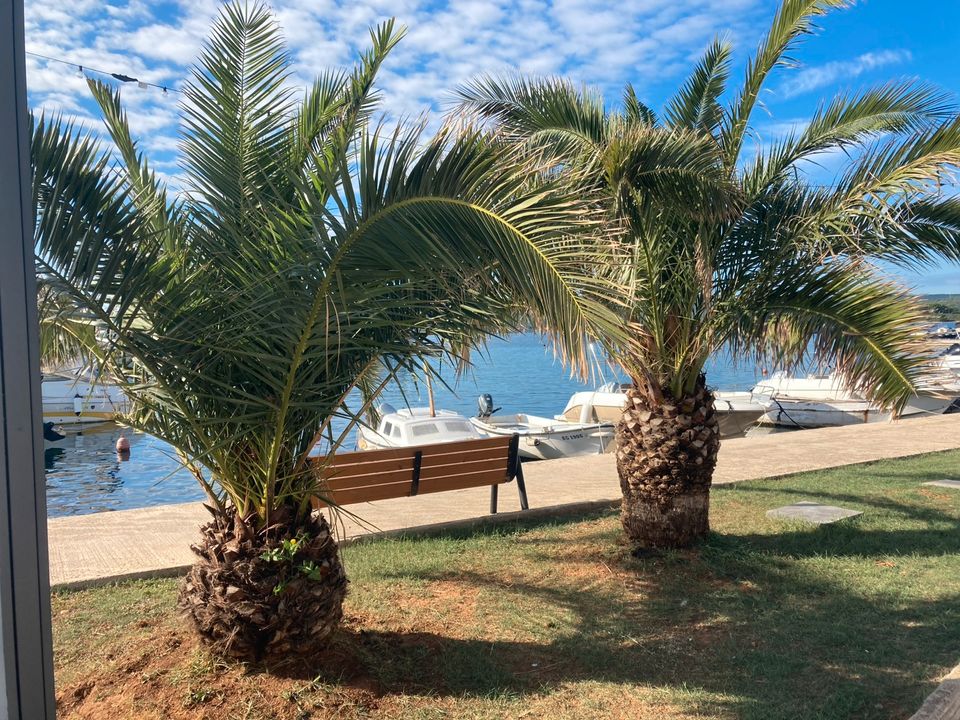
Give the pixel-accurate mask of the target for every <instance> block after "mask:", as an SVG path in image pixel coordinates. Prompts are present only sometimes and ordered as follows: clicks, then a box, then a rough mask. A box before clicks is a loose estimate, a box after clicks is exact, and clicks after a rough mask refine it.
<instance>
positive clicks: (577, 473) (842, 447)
mask: <svg viewBox="0 0 960 720" xmlns="http://www.w3.org/2000/svg"><path fill="white" fill-rule="evenodd" d="M958 447H960V414H957V415H941V416H936V417H931V418H923V419H912V420H905V421H902V422H899V423H877V424H871V425H857V426H850V427H843V428H825V429H822V430H804V431H802V432H789V433H777V434H771V435H764V436H758V437H750V438H735V439H730V440H725V441H724V442H723V444H722V447H721V450H720V458H719V461H718V465H717V470H716V474H715V476H714V482H715V483H716V484H724V483H730V482H737V481H741V480H752V479H757V478H767V477H776V476H779V475H787V474H790V473H796V472H804V471H807V470H819V469H823V468H829V467H836V466H840V465H849V464H853V463H861V462H868V461H872V460H882V459H885V458H895V457H904V456H907V455H917V454H921V453H928V452H936V451H939V450H950V449H954V448H958ZM524 476H525V477H526V481H527V493H528V496H529V499H530V507H531V508H532V509H534V510H535V511H538V514H539V512H544V511H545V512H548V513H557V512H562V511H563V510H564V507H563V506H568V508H567V509H572V508H584V509H585V508H588V507H590V506H591V505H597V506H599V505H609V504H611V503H615V502H617V501H618V500H619V498H620V485H619V482H618V480H617V473H616V467H615V464H614V458H613V456H612V455H594V456H589V457H580V458H569V459H566V460H552V461H547V462H538V463H529V464H525V465H524ZM488 504H489V491H488V490H487V489H471V490H458V491H454V492H447V493H440V494H436V495H424V496H420V497H416V498H400V499H397V500H385V501H380V502H375V503H366V504H362V505H354V506H350V508H349V510H351V511H352V512H354V513H356V514H357V515H358V516H360V517H362V518H363V520H364V522H365V525H362V524H360V523H358V522H355V521H352V520H351V519H349V518H344V523H343V528H342V530H343V535H344V536H345V537H348V538H355V537H358V536H362V535H369V534H371V533H374V532H378V531H380V532H385V531H397V530H401V529H404V528H422V527H423V526H430V525H437V524H442V523H450V522H455V521H460V522H462V521H470V520H475V519H477V518H481V517H483V516H484V515H485V514H486V513H487V510H488ZM515 510H519V503H518V501H517V494H516V490H515V488H514V487H513V486H512V485H505V486H501V488H500V511H501V512H502V513H509V512H511V511H515ZM207 517H209V516H208V514H207V512H206V510H204V509H203V507H202V506H201V505H200V504H199V503H188V504H184V505H165V506H160V507H153V508H145V509H142V510H123V511H119V512H111V513H98V514H95V515H82V516H77V517H67V518H53V519H51V520H50V521H49V522H48V528H49V539H50V582H51V584H52V585H53V586H54V587H78V586H82V585H87V584H96V583H102V582H106V581H108V580H113V579H119V578H130V577H138V576H139V577H142V576H155V575H158V574H173V573H177V572H179V571H181V570H183V569H184V568H186V567H187V566H189V565H190V564H192V563H193V559H194V558H193V554H192V553H191V552H190V544H191V543H192V542H195V541H196V539H197V537H198V533H197V528H198V526H199V525H200V524H201V523H202V522H204V521H205V520H206V519H207Z"/></svg>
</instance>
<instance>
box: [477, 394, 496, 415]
mask: <svg viewBox="0 0 960 720" xmlns="http://www.w3.org/2000/svg"><path fill="white" fill-rule="evenodd" d="M498 410H500V408H495V407H493V396H492V395H491V394H490V393H484V394H483V395H481V396H480V397H478V398H477V417H478V418H480V419H481V420H486V419H487V418H488V417H490V416H491V415H493V414H494V413H495V412H497V411H498Z"/></svg>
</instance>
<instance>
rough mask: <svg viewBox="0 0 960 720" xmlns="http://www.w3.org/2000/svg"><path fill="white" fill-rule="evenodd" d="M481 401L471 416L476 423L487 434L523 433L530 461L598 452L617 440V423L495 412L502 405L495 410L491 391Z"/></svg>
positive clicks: (523, 448)
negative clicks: (497, 413) (476, 410)
mask: <svg viewBox="0 0 960 720" xmlns="http://www.w3.org/2000/svg"><path fill="white" fill-rule="evenodd" d="M586 394H591V393H586ZM575 397H576V395H574V398H575ZM573 401H574V399H573V398H571V403H572V402H573ZM478 404H479V412H478V415H477V417H474V418H470V422H471V423H473V426H474V427H475V428H476V429H477V430H478V431H480V432H481V433H482V434H484V435H514V434H516V435H519V436H520V446H519V452H520V457H522V458H526V459H529V460H556V459H558V458H565V457H577V456H580V455H597V454H599V453H604V452H609V451H610V450H612V449H613V446H614V442H615V439H616V435H615V430H616V425H615V423H613V422H571V421H569V420H566V419H565V418H564V416H563V415H558V416H557V417H554V418H548V417H541V416H538V415H528V414H527V413H519V414H516V415H495V413H496V411H497V410H498V409H499V408H497V409H494V407H493V399H492V398H491V397H490V395H489V394H484V395H481V396H480V399H479V401H478ZM569 406H570V404H569V403H568V407H569Z"/></svg>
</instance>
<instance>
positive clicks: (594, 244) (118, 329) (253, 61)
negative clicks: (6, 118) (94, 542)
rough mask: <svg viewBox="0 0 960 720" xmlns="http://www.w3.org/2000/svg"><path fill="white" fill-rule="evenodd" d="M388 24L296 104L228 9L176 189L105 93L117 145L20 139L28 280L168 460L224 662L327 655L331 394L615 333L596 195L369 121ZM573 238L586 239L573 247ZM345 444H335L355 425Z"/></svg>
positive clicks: (580, 355)
mask: <svg viewBox="0 0 960 720" xmlns="http://www.w3.org/2000/svg"><path fill="white" fill-rule="evenodd" d="M401 36H402V32H401V31H398V30H396V29H395V27H394V24H393V22H387V23H385V24H383V25H382V26H380V27H378V28H377V29H376V30H375V31H374V32H372V33H371V41H372V46H371V49H370V50H369V51H367V52H366V53H365V54H363V55H362V57H361V58H360V60H359V63H358V64H357V66H356V68H355V69H353V70H352V71H351V72H348V73H344V72H328V73H325V74H323V75H321V76H320V77H319V78H317V80H316V81H315V82H314V83H313V85H312V86H311V87H310V88H309V89H308V90H307V91H306V93H305V94H304V95H303V96H302V97H301V98H299V99H298V98H297V97H295V95H294V91H293V90H291V89H290V87H289V86H290V80H291V78H290V70H289V65H290V63H289V58H288V56H287V54H286V52H285V49H284V43H283V40H282V37H281V35H280V32H279V30H278V27H277V25H276V23H275V22H274V20H273V18H272V17H271V14H270V12H269V11H268V10H267V9H266V8H265V7H264V6H260V5H230V6H227V7H226V8H224V9H223V10H222V12H221V14H220V16H219V18H218V19H217V20H216V22H215V24H214V26H213V29H212V32H211V36H210V39H209V41H208V43H207V45H206V47H205V49H204V50H203V53H202V55H201V57H200V60H199V62H198V64H197V66H196V67H195V68H194V70H193V73H192V77H191V79H190V80H189V82H187V84H186V86H185V88H184V90H183V93H184V98H185V101H184V103H183V106H182V133H181V145H180V150H181V155H182V158H183V160H182V173H181V175H180V179H181V180H182V183H183V185H182V188H181V189H180V190H179V191H178V192H176V193H174V192H172V191H171V190H169V189H168V187H167V186H166V185H165V184H164V182H162V181H161V180H160V179H159V178H158V176H157V175H156V174H155V172H154V171H153V170H152V169H151V167H150V165H149V163H148V161H147V159H146V158H145V157H144V155H143V154H142V153H141V151H140V150H139V148H138V146H137V143H136V141H135V140H134V139H133V136H132V135H131V132H130V129H129V127H128V124H127V119H126V116H125V113H124V111H123V107H122V104H121V102H120V97H119V94H118V93H117V92H115V91H113V90H112V89H111V88H110V87H108V86H106V85H104V84H101V83H98V82H91V83H90V88H91V90H92V93H93V96H94V98H95V99H96V101H97V103H98V104H99V107H100V109H101V110H102V113H103V118H104V121H105V123H106V127H107V129H108V131H109V134H110V137H111V139H112V141H113V146H114V147H115V151H110V150H107V149H105V148H104V147H102V146H101V145H100V144H98V142H97V141H96V139H95V138H93V137H90V136H89V135H86V134H84V133H82V132H78V131H77V130H76V129H74V128H72V127H71V126H70V125H68V124H65V123H63V122H62V121H58V120H54V121H50V120H49V119H42V118H41V119H39V120H37V121H36V122H35V124H34V130H33V145H32V158H33V167H34V182H33V193H34V201H35V205H36V208H37V218H38V220H37V224H36V246H37V249H38V258H37V262H38V272H40V273H42V274H43V275H44V276H45V277H47V278H49V279H50V280H51V282H55V283H56V285H57V287H58V288H59V289H60V291H61V292H64V293H65V294H66V295H67V296H68V297H69V298H70V299H71V301H72V302H73V303H74V304H75V305H76V306H77V307H79V308H82V309H83V310H84V311H85V312H87V313H89V314H90V315H91V316H93V317H94V318H96V320H97V322H98V323H100V324H101V326H102V327H103V328H104V329H105V331H106V332H107V334H108V335H109V336H110V337H111V338H112V339H113V340H112V344H111V348H110V349H109V351H108V352H106V353H105V354H104V357H103V358H101V361H102V362H104V363H106V364H107V366H108V367H109V366H110V364H111V363H113V364H118V363H120V362H121V360H120V358H123V362H130V360H131V359H132V362H133V363H134V364H135V366H136V369H137V370H138V371H139V375H140V376H142V377H144V378H146V379H145V380H143V381H142V382H140V383H137V384H134V385H131V386H130V387H129V388H128V394H129V395H130V396H132V398H133V400H134V404H133V411H132V412H131V414H130V416H129V417H128V418H127V419H126V421H127V422H129V423H130V424H132V425H134V426H135V427H137V428H140V429H142V430H144V431H146V432H148V433H151V434H153V435H156V436H157V437H160V438H162V439H164V440H166V441H167V442H169V443H170V444H171V445H173V447H175V448H176V450H177V452H178V453H179V455H180V457H181V459H182V461H183V463H184V464H185V465H186V467H188V468H189V469H190V470H191V471H192V472H193V474H194V476H195V477H196V479H197V482H198V483H199V484H200V485H201V486H202V487H203V489H204V490H205V491H206V494H207V498H208V500H207V504H208V506H209V509H210V511H211V513H212V516H213V517H212V520H211V522H210V523H209V524H208V525H206V526H204V528H203V539H202V541H201V542H200V543H199V544H198V545H197V546H195V551H196V554H197V556H198V560H197V563H196V565H195V566H194V567H193V569H192V571H191V572H190V574H189V576H188V577H187V578H186V579H185V581H184V583H183V585H182V587H181V603H182V605H183V607H184V608H185V610H186V611H187V613H188V614H189V615H190V617H191V618H192V619H193V621H194V623H195V625H196V627H197V629H198V630H199V632H200V633H201V635H202V637H203V638H205V639H206V640H207V641H209V642H210V643H211V644H212V645H213V647H214V648H215V649H216V650H217V651H219V652H221V653H224V654H227V655H230V656H234V657H240V658H247V659H250V658H271V659H278V658H283V657H286V656H288V655H289V654H311V653H314V652H316V651H318V650H319V649H322V648H323V647H324V645H325V643H326V642H327V640H328V637H329V635H330V633H331V631H332V629H333V628H334V627H335V625H336V623H337V622H338V620H339V619H340V617H341V601H342V599H343V596H344V592H345V588H346V577H345V575H344V571H343V568H342V567H341V564H340V561H339V559H338V554H337V545H336V543H335V541H334V539H333V538H332V537H331V532H330V528H329V527H328V524H327V522H326V520H324V518H323V517H318V516H316V515H312V514H311V507H310V498H311V497H312V496H313V495H315V494H317V493H318V492H319V493H321V494H322V488H319V487H318V485H317V479H316V478H317V475H316V473H315V471H314V468H313V467H312V463H311V461H310V460H309V459H308V455H309V453H310V452H311V450H312V449H313V448H314V446H315V445H316V443H317V442H318V440H319V439H320V438H321V436H327V437H329V438H331V440H332V446H333V448H334V449H335V448H336V447H337V446H338V445H339V443H340V442H342V440H343V438H344V437H345V435H346V433H347V432H348V431H347V430H345V431H342V432H340V434H339V435H336V434H335V433H333V431H332V428H333V426H334V423H333V420H334V418H335V417H337V416H338V414H339V415H340V416H342V417H343V418H344V419H346V420H349V424H355V423H356V422H358V417H357V416H355V415H347V414H345V413H346V411H345V410H344V406H345V399H346V398H347V397H348V396H349V395H351V393H353V392H355V391H358V390H359V391H360V392H362V393H363V396H364V400H365V407H369V404H370V402H371V401H372V400H373V398H374V397H375V395H376V393H377V392H378V391H379V390H380V389H381V388H382V387H383V385H384V384H385V383H386V382H387V380H389V379H390V377H392V376H393V375H394V374H395V373H396V372H398V371H399V370H400V369H403V368H407V369H416V368H419V367H422V365H423V362H424V361H425V360H426V359H427V358H429V357H436V356H438V355H442V354H449V355H450V356H452V357H457V358H460V357H462V355H463V353H464V352H465V351H466V349H468V348H469V347H470V346H471V345H472V344H474V343H475V342H477V341H478V340H479V339H481V338H482V337H484V336H485V335H486V334H488V333H490V332H493V331H498V330H502V329H505V328H509V327H512V323H513V322H514V321H516V322H519V321H520V319H521V318H523V317H524V316H526V315H529V316H530V317H532V319H533V321H534V322H535V323H536V324H537V326H538V327H540V328H541V329H544V330H546V331H548V332H550V333H551V335H552V337H553V339H554V341H555V343H556V346H557V348H558V349H559V351H560V352H561V354H562V355H563V356H564V357H565V358H566V359H567V360H568V361H569V362H570V363H572V365H573V366H575V367H581V368H583V367H585V366H586V364H587V359H586V352H585V347H586V345H585V342H586V341H585V338H586V337H588V336H589V335H591V334H594V333H597V332H601V331H602V332H613V331H614V330H615V323H616V318H615V317H614V316H613V315H612V314H611V313H610V312H609V310H608V309H606V307H605V305H604V303H603V302H601V297H602V296H603V295H605V294H608V293H609V292H610V290H611V285H610V283H609V282H608V281H605V280H603V279H602V278H600V277H599V274H598V273H595V272H589V270H588V271H586V272H585V268H589V265H590V264H591V262H592V260H591V256H593V257H595V258H597V261H598V262H599V258H600V250H601V249H602V248H601V247H600V246H599V245H598V243H599V242H601V240H600V239H597V240H596V241H590V240H587V241H586V242H585V241H584V239H583V235H584V232H585V231H586V228H588V227H591V226H594V225H596V221H595V220H594V216H595V213H594V210H593V208H592V205H591V203H590V202H589V200H584V199H583V197H582V196H581V194H580V193H579V192H577V193H574V192H572V191H571V190H569V189H565V188H564V187H563V186H561V185H559V184H558V183H555V182H543V183H540V184H538V185H537V186H536V187H531V186H530V185H529V184H528V183H527V182H526V178H527V177H528V176H529V175H530V174H531V172H533V173H536V172H538V170H537V168H534V167H531V165H530V163H529V161H528V160H527V159H525V158H522V157H520V156H519V155H518V153H516V152H515V151H514V150H513V149H512V147H511V146H509V145H506V144H504V143H501V142H499V141H497V140H496V139H492V138H490V137H488V136H486V135H484V134H482V133H479V132H474V131H471V130H469V129H466V130H459V131H456V132H455V131H453V130H446V131H442V132H440V133H439V134H438V135H437V136H436V137H425V136H424V134H423V133H422V132H421V131H420V130H419V129H413V130H409V131H408V130H403V129H397V130H395V131H392V132H384V131H383V130H382V129H381V125H371V121H370V118H371V116H372V113H373V112H374V110H375V106H376V102H377V95H376V93H375V91H374V89H373V88H374V78H375V76H376V74H377V70H378V68H379V67H380V66H381V63H382V62H383V61H384V58H385V57H386V56H387V54H388V53H389V52H390V50H391V48H393V47H394V45H395V44H396V43H397V42H398V41H399V40H400V38H401ZM586 234H587V235H589V233H586ZM348 429H349V428H348Z"/></svg>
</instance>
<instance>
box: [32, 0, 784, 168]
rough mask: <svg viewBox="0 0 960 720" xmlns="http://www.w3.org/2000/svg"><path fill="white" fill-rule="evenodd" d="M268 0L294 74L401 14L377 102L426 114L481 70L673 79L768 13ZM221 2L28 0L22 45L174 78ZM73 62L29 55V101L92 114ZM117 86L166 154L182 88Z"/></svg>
mask: <svg viewBox="0 0 960 720" xmlns="http://www.w3.org/2000/svg"><path fill="white" fill-rule="evenodd" d="M272 6H273V8H274V11H275V13H276V17H277V21H278V22H279V24H280V26H281V27H282V29H283V32H284V35H285V36H286V38H287V40H288V43H289V46H290V50H291V57H292V60H293V68H292V71H293V79H294V80H295V81H296V83H297V84H299V85H305V84H306V83H308V82H309V81H310V80H311V79H312V78H313V77H314V76H315V75H316V74H317V73H318V72H320V71H323V70H325V69H327V68H330V67H347V66H350V65H351V64H352V62H353V60H354V59H355V58H356V56H357V54H358V53H359V52H360V51H362V50H364V49H365V48H366V47H367V46H368V43H369V39H368V31H369V28H370V27H371V26H372V25H375V24H377V23H378V22H382V21H384V20H386V19H387V18H389V17H392V16H395V17H397V19H398V21H399V22H400V23H402V24H404V25H406V26H407V27H408V28H409V34H408V36H407V38H406V39H405V40H404V41H403V42H402V43H401V44H400V46H399V47H398V48H397V49H396V50H395V51H394V53H393V55H392V56H391V57H390V58H389V60H388V62H387V65H386V66H385V68H384V70H383V72H382V75H381V77H380V82H379V86H380V89H381V90H382V92H383V95H384V107H385V109H386V110H387V113H388V115H389V116H390V117H391V118H400V117H406V118H416V117H419V116H421V115H422V114H423V113H424V112H427V111H429V112H431V113H432V116H431V118H432V120H431V122H432V125H431V126H436V125H437V123H439V120H440V113H441V112H442V111H443V110H445V109H446V108H447V103H448V102H449V100H450V98H451V91H452V90H453V89H454V88H455V87H456V86H457V85H458V84H460V83H463V82H465V81H467V80H468V79H470V78H471V77H473V76H475V75H477V74H479V73H482V72H493V73H496V72H505V71H519V72H524V73H530V74H537V75H551V74H565V75H569V76H571V77H572V78H573V79H574V80H575V81H577V82H584V83H588V84H591V85H595V86H598V87H599V88H600V89H601V90H602V91H603V92H604V93H605V94H606V96H607V97H608V98H610V99H611V100H612V101H616V100H617V99H618V98H619V97H620V90H621V88H622V85H623V84H624V83H625V82H626V81H628V80H629V81H631V82H633V83H634V85H635V86H636V88H637V91H638V92H639V93H640V94H641V96H644V95H645V94H646V93H647V92H648V89H649V88H650V87H653V86H655V85H658V84H659V83H662V82H663V81H664V80H669V79H671V78H672V79H675V80H677V81H679V80H680V79H682V78H683V77H684V75H685V74H686V72H687V71H688V70H689V68H690V66H691V64H692V63H691V60H690V58H691V57H696V56H697V55H699V53H700V51H701V50H702V48H703V47H704V45H705V44H706V42H707V41H708V40H709V39H710V37H711V36H713V35H714V34H717V33H724V32H725V33H728V34H730V35H731V36H733V37H735V38H746V39H747V40H748V41H749V42H748V43H746V44H744V45H743V49H744V50H746V49H748V48H749V47H752V46H753V45H754V43H755V39H756V37H757V34H758V33H759V32H760V31H761V30H762V28H763V27H764V23H765V21H766V18H767V17H768V16H769V14H770V6H769V1H768V0H622V2H620V3H617V4H616V5H611V4H604V3H596V2H593V1H592V0H442V2H440V3H439V4H438V3H437V2H436V0H362V1H361V2H348V0H274V2H273V3H272ZM219 8H220V3H219V2H217V0H172V1H171V2H167V3H163V4H159V3H149V2H146V1H145V0H133V2H119V0H107V2H106V3H105V2H104V1H103V0H73V1H72V2H71V3H70V5H69V7H68V6H65V5H64V4H63V2H62V0H31V2H30V3H27V6H26V12H27V28H26V29H27V35H26V39H27V46H28V47H27V49H28V50H29V51H32V52H36V53H41V54H44V55H50V56H52V57H57V58H63V59H66V60H69V61H71V62H76V63H78V64H83V65H84V66H85V67H87V68H97V69H102V70H107V71H110V72H119V73H124V74H127V75H130V76H133V77H137V78H140V79H142V80H147V81H149V82H154V83H157V84H161V85H169V86H170V87H175V86H176V85H177V84H179V82H181V81H183V80H184V79H185V78H186V77H188V75H189V65H190V63H191V62H192V61H193V59H194V58H195V57H196V55H197V53H198V51H199V49H200V47H201V45H202V43H203V40H204V38H205V37H206V36H207V33H208V32H209V29H210V24H211V21H212V19H213V18H214V17H215V15H216V14H217V12H218V10H219ZM720 9H723V10H724V12H722V13H720V12H718V10H720ZM731 9H734V10H736V12H729V10H731ZM718 18H721V20H720V22H718ZM75 71H76V68H70V67H66V66H63V65H59V64H56V63H48V62H46V61H38V60H35V59H31V62H30V64H29V72H28V85H29V90H30V97H31V103H32V104H33V106H34V107H43V108H45V109H51V108H58V109H59V110H60V111H61V112H64V113H71V114H78V115H81V116H83V117H84V118H85V120H89V118H91V117H96V116H97V112H96V109H95V108H94V106H93V104H92V103H91V101H90V99H89V94H88V92H87V89H86V86H85V83H84V82H83V81H82V80H80V79H79V78H76V77H74V73H75ZM123 96H124V101H125V103H127V109H128V112H129V115H130V121H131V125H132V128H133V130H134V133H135V134H136V135H137V137H139V138H140V139H141V140H142V142H143V144H144V147H145V149H147V150H149V151H150V152H157V153H159V154H160V157H158V158H156V160H158V161H159V162H164V163H173V161H174V160H175V155H176V147H177V145H176V141H175V137H176V129H177V124H178V118H177V108H178V100H179V98H178V97H176V96H173V95H172V94H171V96H170V97H164V96H163V95H162V94H161V93H159V92H158V91H154V90H138V89H137V88H136V87H135V86H124V94H123ZM164 167H167V168H169V169H171V170H172V169H173V167H174V165H173V164H168V165H165V166H164Z"/></svg>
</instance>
